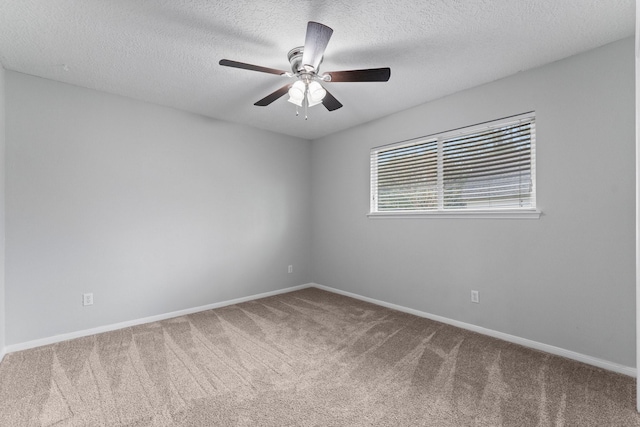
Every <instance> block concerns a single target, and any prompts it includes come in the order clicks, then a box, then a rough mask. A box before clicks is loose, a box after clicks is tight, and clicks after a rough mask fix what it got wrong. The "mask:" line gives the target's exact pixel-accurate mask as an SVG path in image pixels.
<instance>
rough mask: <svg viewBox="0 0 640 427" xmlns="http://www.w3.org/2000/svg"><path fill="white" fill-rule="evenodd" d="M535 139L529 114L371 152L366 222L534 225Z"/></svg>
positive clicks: (537, 213)
mask: <svg viewBox="0 0 640 427" xmlns="http://www.w3.org/2000/svg"><path fill="white" fill-rule="evenodd" d="M535 134H536V133H535V115H534V114H533V113H528V114H523V115H520V116H516V117H510V118H507V119H502V120H497V121H494V122H490V123H484V124H482V125H477V126H471V127H467V128H463V129H458V130H454V131H449V132H443V133H440V134H437V135H433V136H429V137H423V138H419V139H416V140H412V141H408V142H402V143H396V144H391V145H386V146H383V147H378V148H374V149H372V150H371V213H370V215H371V216H398V215H414V216H415V215H416V214H418V215H420V214H423V215H434V214H435V215H443V214H444V215H445V216H447V215H448V216H469V214H477V215H478V216H497V217H501V216H502V217H510V216H515V217H517V216H522V215H523V214H525V215H524V216H528V217H536V218H537V217H539V216H540V212H537V211H536V192H535ZM527 214H528V215H527Z"/></svg>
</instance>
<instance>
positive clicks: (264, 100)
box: [253, 84, 291, 107]
mask: <svg viewBox="0 0 640 427" xmlns="http://www.w3.org/2000/svg"><path fill="white" fill-rule="evenodd" d="M290 87H291V85H290V84H286V85H284V86H282V87H281V88H280V89H278V90H276V91H275V92H272V93H270V94H269V95H267V96H265V97H264V98H262V99H261V100H260V101H258V102H256V103H255V104H253V105H257V106H258V107H266V106H267V105H269V104H271V103H272V102H273V101H275V100H276V99H278V98H280V97H282V96H283V95H284V94H286V93H287V92H289V88H290Z"/></svg>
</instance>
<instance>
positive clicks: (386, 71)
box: [325, 68, 391, 83]
mask: <svg viewBox="0 0 640 427" xmlns="http://www.w3.org/2000/svg"><path fill="white" fill-rule="evenodd" d="M325 74H329V75H330V76H331V80H329V81H330V82H332V83H333V82H386V81H389V77H391V69H390V68H369V69H367V70H348V71H330V72H328V73H325Z"/></svg>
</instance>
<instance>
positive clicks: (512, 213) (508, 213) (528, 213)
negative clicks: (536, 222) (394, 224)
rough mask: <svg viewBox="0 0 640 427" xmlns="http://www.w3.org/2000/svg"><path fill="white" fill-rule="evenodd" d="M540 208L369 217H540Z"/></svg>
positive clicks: (397, 213)
mask: <svg viewBox="0 0 640 427" xmlns="http://www.w3.org/2000/svg"><path fill="white" fill-rule="evenodd" d="M541 215H542V212H541V211H539V210H535V209H532V210H503V211H497V210H496V211H446V212H444V211H437V212H370V213H368V214H367V217H369V219H391V218H394V219H395V218H398V219H400V218H403V219H404V218H445V219H457V218H468V219H476V218H486V219H540V216H541Z"/></svg>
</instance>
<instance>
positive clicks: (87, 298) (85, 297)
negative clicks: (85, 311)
mask: <svg viewBox="0 0 640 427" xmlns="http://www.w3.org/2000/svg"><path fill="white" fill-rule="evenodd" d="M82 305H93V294H82Z"/></svg>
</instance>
